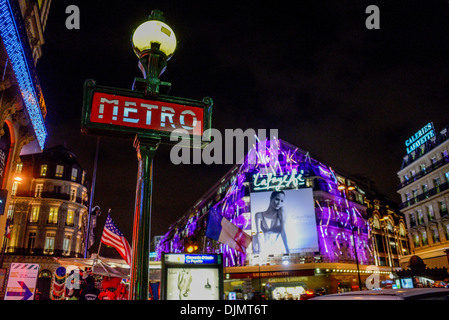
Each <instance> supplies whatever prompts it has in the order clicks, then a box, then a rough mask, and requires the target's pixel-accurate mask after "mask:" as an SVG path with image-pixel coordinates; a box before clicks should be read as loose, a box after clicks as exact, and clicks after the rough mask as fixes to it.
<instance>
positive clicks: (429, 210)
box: [427, 205, 435, 221]
mask: <svg viewBox="0 0 449 320" xmlns="http://www.w3.org/2000/svg"><path fill="white" fill-rule="evenodd" d="M427 216H428V218H429V221H432V220H435V214H434V213H433V207H432V205H428V206H427Z"/></svg>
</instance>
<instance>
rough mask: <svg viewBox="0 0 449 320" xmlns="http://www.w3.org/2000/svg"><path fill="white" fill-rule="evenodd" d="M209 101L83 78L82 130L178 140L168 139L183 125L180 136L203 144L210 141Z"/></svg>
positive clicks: (126, 136)
mask: <svg viewBox="0 0 449 320" xmlns="http://www.w3.org/2000/svg"><path fill="white" fill-rule="evenodd" d="M212 105H213V101H212V99H211V98H209V97H205V98H203V100H193V99H188V98H179V97H173V96H166V95H158V96H157V97H153V96H147V95H145V93H144V92H142V91H137V90H130V89H122V88H113V87H106V86H99V85H97V83H96V81H95V80H92V79H89V80H86V81H85V82H84V94H83V110H82V117H81V132H82V133H83V134H93V135H101V136H111V137H121V138H125V139H134V138H135V136H136V135H139V136H140V137H144V138H156V139H160V140H161V143H165V144H176V143H178V141H171V140H170V136H171V134H172V132H173V131H174V130H175V129H184V132H188V134H189V136H188V137H184V136H183V139H184V138H189V139H191V140H194V139H198V140H199V141H201V142H202V147H204V145H206V144H207V143H208V142H210V134H206V133H208V132H210V130H208V129H210V128H211V122H212ZM206 130H207V131H206ZM207 135H209V136H207ZM177 136H179V135H177Z"/></svg>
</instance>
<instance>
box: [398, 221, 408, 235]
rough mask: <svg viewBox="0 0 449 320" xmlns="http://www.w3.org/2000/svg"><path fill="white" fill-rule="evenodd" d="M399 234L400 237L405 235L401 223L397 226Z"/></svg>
mask: <svg viewBox="0 0 449 320" xmlns="http://www.w3.org/2000/svg"><path fill="white" fill-rule="evenodd" d="M399 235H400V236H401V237H405V236H406V232H405V227H404V225H403V224H401V225H400V226H399Z"/></svg>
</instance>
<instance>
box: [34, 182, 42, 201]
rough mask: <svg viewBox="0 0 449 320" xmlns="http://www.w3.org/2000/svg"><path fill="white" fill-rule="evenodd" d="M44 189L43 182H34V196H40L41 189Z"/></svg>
mask: <svg viewBox="0 0 449 320" xmlns="http://www.w3.org/2000/svg"><path fill="white" fill-rule="evenodd" d="M43 189H44V185H43V184H41V183H40V184H36V189H35V190H34V197H35V198H40V197H41V196H42V190H43Z"/></svg>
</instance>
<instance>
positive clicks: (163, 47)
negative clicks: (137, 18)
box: [131, 10, 176, 96]
mask: <svg viewBox="0 0 449 320" xmlns="http://www.w3.org/2000/svg"><path fill="white" fill-rule="evenodd" d="M148 19H149V20H148V21H146V22H144V23H142V24H141V25H140V26H138V27H137V28H136V30H134V33H133V35H132V37H131V42H132V46H133V49H134V53H135V54H136V56H137V57H138V58H139V68H140V70H141V71H142V74H143V77H144V80H143V81H142V80H140V79H136V80H138V82H145V83H146V88H145V93H146V94H149V95H153V96H157V95H158V94H159V86H160V85H170V83H166V82H161V81H160V79H159V77H160V76H161V74H162V73H163V72H164V71H165V69H166V67H167V61H168V60H170V58H171V57H172V56H173V54H174V52H175V50H176V36H175V33H174V32H173V30H172V28H170V26H169V25H167V24H166V23H165V18H164V16H163V13H162V12H161V11H159V10H153V11H152V12H151V14H150V16H149V17H148Z"/></svg>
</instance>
